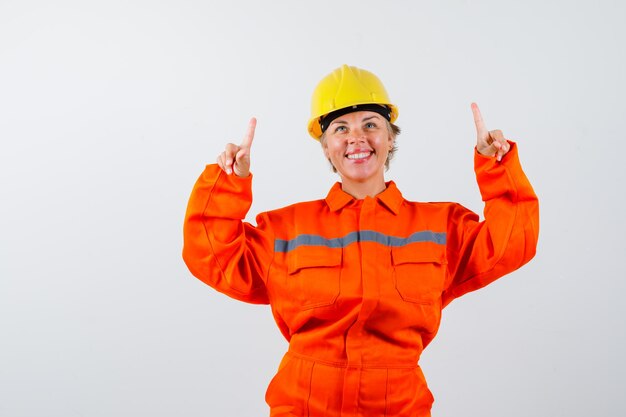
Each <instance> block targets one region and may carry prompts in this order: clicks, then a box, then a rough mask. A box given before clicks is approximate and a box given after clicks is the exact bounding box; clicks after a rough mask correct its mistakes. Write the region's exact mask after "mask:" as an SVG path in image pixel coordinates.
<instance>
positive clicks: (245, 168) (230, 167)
mask: <svg viewBox="0 0 626 417" xmlns="http://www.w3.org/2000/svg"><path fill="white" fill-rule="evenodd" d="M254 129H256V118H254V117H253V118H252V119H250V123H249V124H248V131H247V132H246V135H245V136H244V137H243V141H242V142H241V145H235V144H234V143H229V144H227V145H226V149H224V152H222V153H221V154H219V155H218V156H217V165H219V167H220V168H222V170H224V172H226V173H227V174H229V175H230V174H232V173H233V172H234V173H235V175H237V176H238V177H247V176H248V175H250V148H251V147H252V140H253V139H254Z"/></svg>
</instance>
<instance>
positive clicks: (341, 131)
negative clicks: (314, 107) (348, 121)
mask: <svg viewBox="0 0 626 417" xmlns="http://www.w3.org/2000/svg"><path fill="white" fill-rule="evenodd" d="M346 130H347V129H346V127H345V126H342V125H339V126H337V127H336V128H335V131H334V132H335V133H343V132H345V131H346Z"/></svg>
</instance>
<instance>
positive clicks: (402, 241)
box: [274, 230, 446, 253]
mask: <svg viewBox="0 0 626 417" xmlns="http://www.w3.org/2000/svg"><path fill="white" fill-rule="evenodd" d="M355 242H376V243H380V244H381V245H385V246H405V245H408V244H409V243H415V242H433V243H436V244H438V245H445V244H446V233H445V232H432V231H430V230H423V231H421V232H415V233H413V234H411V235H410V236H408V237H397V236H389V235H385V234H383V233H380V232H375V231H373V230H360V231H357V232H351V233H348V234H347V235H345V236H344V237H337V238H333V239H327V238H325V237H322V236H319V235H298V236H296V237H295V238H293V239H291V240H282V239H276V241H275V242H274V250H275V251H276V252H285V253H286V252H290V251H292V250H294V249H295V248H297V247H298V246H326V247H329V248H345V247H346V246H348V245H350V244H352V243H355Z"/></svg>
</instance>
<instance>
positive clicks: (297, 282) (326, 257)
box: [287, 246, 343, 310]
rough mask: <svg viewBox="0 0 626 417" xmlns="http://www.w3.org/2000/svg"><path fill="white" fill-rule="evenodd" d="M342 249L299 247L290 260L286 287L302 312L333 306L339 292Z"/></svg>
mask: <svg viewBox="0 0 626 417" xmlns="http://www.w3.org/2000/svg"><path fill="white" fill-rule="evenodd" d="M342 255H343V250H342V249H341V248H328V247H325V246H300V247H299V248H297V249H295V250H293V251H292V252H290V253H289V255H288V258H287V271H288V276H287V282H288V285H287V288H288V289H289V290H290V292H291V294H290V295H291V296H292V297H293V299H294V300H296V301H297V302H298V304H299V305H300V308H301V309H303V310H306V309H310V308H315V307H324V306H328V305H332V304H334V303H335V301H337V297H339V292H340V282H341V265H342V257H343V256H342Z"/></svg>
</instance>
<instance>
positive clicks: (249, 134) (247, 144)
mask: <svg viewBox="0 0 626 417" xmlns="http://www.w3.org/2000/svg"><path fill="white" fill-rule="evenodd" d="M255 129H256V117H253V118H251V119H250V123H248V130H247V131H246V134H245V136H244V137H243V142H241V147H242V148H247V149H250V148H251V147H252V140H253V139H254V130H255Z"/></svg>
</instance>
